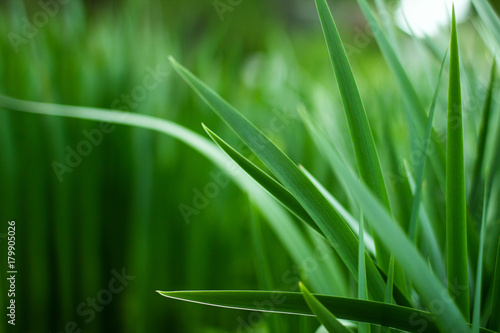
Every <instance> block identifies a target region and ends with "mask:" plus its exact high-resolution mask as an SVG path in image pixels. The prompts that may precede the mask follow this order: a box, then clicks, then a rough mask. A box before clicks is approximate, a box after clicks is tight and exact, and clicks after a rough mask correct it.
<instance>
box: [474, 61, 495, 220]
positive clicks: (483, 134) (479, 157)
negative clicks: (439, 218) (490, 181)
mask: <svg viewBox="0 0 500 333" xmlns="http://www.w3.org/2000/svg"><path fill="white" fill-rule="evenodd" d="M495 75H496V62H493V66H492V67H491V75H490V82H489V84H488V90H487V92H486V98H485V101H484V106H483V116H482V120H481V128H480V130H479V138H478V141H477V154H476V160H475V162H474V168H473V173H472V181H471V187H470V190H469V198H468V205H469V209H470V214H471V215H472V217H473V218H474V219H475V220H476V221H480V216H481V215H482V214H481V199H482V198H483V196H482V195H481V193H482V192H483V191H482V187H483V186H484V179H483V176H482V172H483V168H484V161H485V150H486V141H487V138H488V133H489V131H488V129H489V127H490V126H489V124H490V121H491V119H490V114H491V111H492V109H493V107H494V104H495V103H492V102H493V87H494V85H495Z"/></svg>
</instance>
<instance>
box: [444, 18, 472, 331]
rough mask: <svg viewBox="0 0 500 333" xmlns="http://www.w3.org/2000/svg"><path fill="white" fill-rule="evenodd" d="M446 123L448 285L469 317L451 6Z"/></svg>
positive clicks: (458, 97) (456, 57)
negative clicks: (457, 290) (458, 289)
mask: <svg viewBox="0 0 500 333" xmlns="http://www.w3.org/2000/svg"><path fill="white" fill-rule="evenodd" d="M448 89H449V90H448V125H447V140H446V258H447V272H448V287H449V290H450V293H454V292H455V290H456V288H457V286H458V287H459V288H460V292H459V293H458V295H456V298H455V302H456V304H457V305H458V307H459V308H460V310H461V311H462V314H463V316H464V317H465V319H466V320H467V321H468V320H469V276H468V266H467V215H466V203H465V175H464V173H465V171H464V146H463V144H464V143H463V124H462V97H461V87H460V64H459V54H458V36H457V26H456V21H455V10H454V9H453V12H452V30H451V42H450V77H449V88H448Z"/></svg>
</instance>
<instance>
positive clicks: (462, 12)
mask: <svg viewBox="0 0 500 333" xmlns="http://www.w3.org/2000/svg"><path fill="white" fill-rule="evenodd" d="M452 3H454V4H455V16H456V19H457V22H461V21H464V20H465V19H466V18H467V15H468V13H469V9H470V0H454V1H452V0H402V1H401V4H400V5H399V8H398V9H397V11H396V24H397V25H398V26H399V28H400V29H402V30H403V31H405V32H406V33H408V34H410V35H411V34H414V35H415V36H417V37H424V36H426V35H427V36H433V35H436V34H437V33H438V32H439V30H440V29H441V28H443V27H447V26H449V25H450V22H451V7H452ZM408 25H409V26H410V27H408Z"/></svg>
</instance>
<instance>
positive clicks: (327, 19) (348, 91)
mask: <svg viewBox="0 0 500 333" xmlns="http://www.w3.org/2000/svg"><path fill="white" fill-rule="evenodd" d="M316 6H317V8H318V14H319V18H320V21H321V26H322V27H323V33H324V35H325V40H326V44H327V46H328V52H329V54H330V60H331V62H332V65H333V68H334V71H335V75H336V77H337V82H338V87H339V90H340V95H341V97H342V102H343V104H344V110H345V114H346V118H347V122H348V124H349V130H350V133H351V139H352V144H353V146H354V152H355V154H356V162H357V165H358V170H359V175H360V177H361V179H362V180H363V181H364V182H365V183H366V184H367V185H368V187H369V188H370V189H371V190H372V191H373V192H374V193H375V194H376V195H377V196H378V198H379V199H380V200H381V201H382V202H383V203H384V205H385V206H386V207H387V209H388V210H389V211H390V205H389V198H388V196H387V189H386V188H385V183H384V177H383V174H382V169H381V167H380V161H379V158H378V154H377V150H376V148H375V142H374V140H373V135H372V132H371V129H370V125H369V123H368V118H367V116H366V112H365V108H364V106H363V103H362V101H361V97H360V95H359V91H358V87H357V85H356V81H355V80H354V75H353V73H352V70H351V66H350V64H349V60H348V59H347V54H346V52H345V49H344V46H343V44H342V41H341V39H340V35H339V32H338V30H337V27H336V25H335V22H334V20H333V18H332V14H331V13H330V9H329V8H328V5H327V3H326V0H316ZM375 246H376V248H377V260H378V261H379V262H380V265H381V266H383V267H384V268H385V269H387V267H388V265H389V255H388V253H386V252H385V249H384V248H383V246H381V245H380V244H379V242H378V240H377V238H375Z"/></svg>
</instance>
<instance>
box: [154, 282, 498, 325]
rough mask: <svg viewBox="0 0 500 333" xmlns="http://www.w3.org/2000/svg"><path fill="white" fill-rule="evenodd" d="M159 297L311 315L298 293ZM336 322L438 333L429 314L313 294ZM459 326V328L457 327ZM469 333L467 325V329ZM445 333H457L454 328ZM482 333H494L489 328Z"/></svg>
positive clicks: (240, 292)
mask: <svg viewBox="0 0 500 333" xmlns="http://www.w3.org/2000/svg"><path fill="white" fill-rule="evenodd" d="M158 293H159V294H160V295H162V296H165V297H168V298H171V299H176V300H181V301H187V302H192V303H198V304H204V305H210V306H217V307H222V308H230V309H240V310H249V311H262V312H272V313H283V314H292V315H303V316H313V315H314V314H313V313H312V311H311V309H310V308H309V306H308V305H307V303H306V301H305V300H304V298H303V296H302V294H301V293H298V292H286V291H246V290H225V291H221V290H216V291H206V290H197V291H158ZM313 295H314V297H315V298H316V299H317V300H318V301H319V302H321V304H323V306H324V307H325V308H326V309H328V311H330V312H331V313H333V314H334V315H335V316H336V317H337V318H339V319H345V320H353V321H362V322H365V323H371V324H377V325H382V326H387V327H392V328H396V329H400V330H404V331H408V332H419V333H420V332H426V333H438V332H440V331H439V329H438V327H437V326H436V324H435V320H436V318H435V317H434V316H433V315H432V314H431V313H429V312H426V311H422V310H417V309H412V308H407V307H403V306H398V305H393V304H387V303H381V302H375V301H364V300H359V299H356V298H346V297H336V296H326V295H318V294H313ZM457 327H459V326H457ZM466 328H467V332H468V326H466ZM447 332H457V331H456V330H453V327H452V328H451V329H450V330H448V331H447ZM481 332H488V333H493V331H490V330H488V329H484V328H482V329H481Z"/></svg>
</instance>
